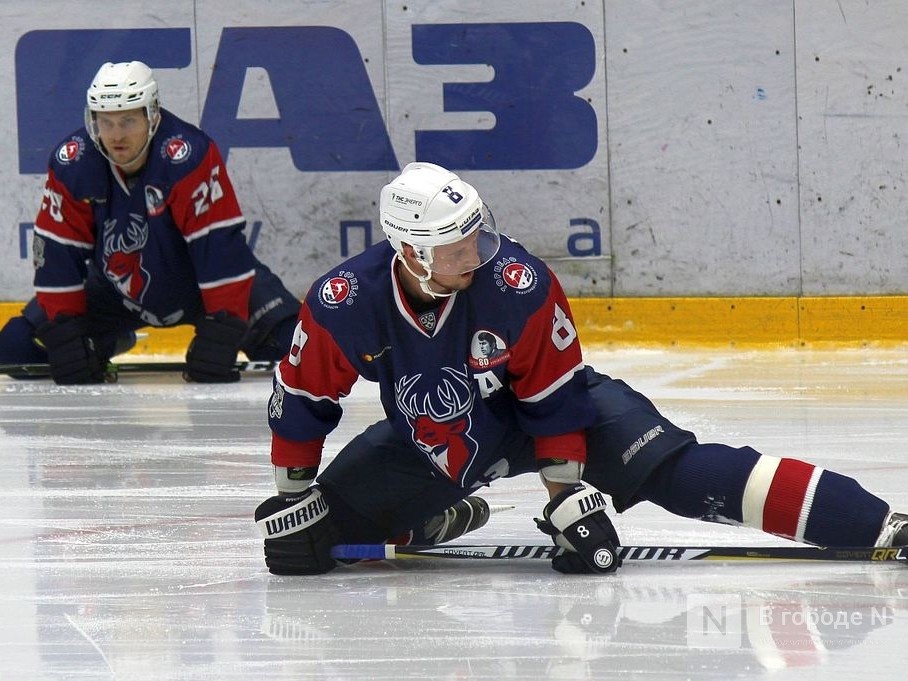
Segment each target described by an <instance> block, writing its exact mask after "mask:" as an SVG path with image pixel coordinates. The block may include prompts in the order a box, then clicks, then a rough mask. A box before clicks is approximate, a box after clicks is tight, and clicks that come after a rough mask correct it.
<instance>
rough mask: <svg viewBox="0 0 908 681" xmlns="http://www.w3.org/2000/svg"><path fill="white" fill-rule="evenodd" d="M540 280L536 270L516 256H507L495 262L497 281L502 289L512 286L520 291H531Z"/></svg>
mask: <svg viewBox="0 0 908 681" xmlns="http://www.w3.org/2000/svg"><path fill="white" fill-rule="evenodd" d="M538 281H539V279H538V277H537V276H536V271H535V270H534V269H533V268H532V267H531V266H530V265H528V264H527V263H523V262H518V261H517V260H516V259H515V258H507V259H506V260H505V261H499V262H497V263H496V264H495V283H496V284H497V286H498V288H500V289H501V290H502V291H506V290H507V289H508V288H511V289H513V290H515V291H517V292H518V293H529V292H530V291H532V290H533V289H535V288H536V284H537V283H538Z"/></svg>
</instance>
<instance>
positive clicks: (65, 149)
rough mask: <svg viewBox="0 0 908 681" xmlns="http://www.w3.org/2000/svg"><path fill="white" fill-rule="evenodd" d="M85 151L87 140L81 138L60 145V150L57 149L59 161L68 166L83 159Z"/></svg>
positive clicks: (74, 138)
mask: <svg viewBox="0 0 908 681" xmlns="http://www.w3.org/2000/svg"><path fill="white" fill-rule="evenodd" d="M84 151H85V140H83V139H82V138H81V137H73V138H72V139H71V140H67V141H66V142H64V143H63V144H61V145H60V148H59V149H57V160H58V161H59V162H60V163H62V164H63V165H66V164H68V163H73V162H74V161H78V160H79V159H80V158H82V153H83V152H84Z"/></svg>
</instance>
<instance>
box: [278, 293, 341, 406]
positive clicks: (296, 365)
mask: <svg viewBox="0 0 908 681" xmlns="http://www.w3.org/2000/svg"><path fill="white" fill-rule="evenodd" d="M278 371H279V372H280V377H281V381H282V382H283V383H284V385H286V386H287V387H288V388H289V389H291V390H297V391H301V392H303V393H305V394H307V395H310V396H312V398H314V399H323V398H327V399H329V400H333V401H335V402H336V401H338V400H339V399H340V398H341V397H346V396H347V395H348V394H349V393H350V390H351V389H352V388H353V384H354V383H356V379H357V378H359V372H358V371H357V370H356V369H355V368H354V367H353V365H352V364H350V362H349V361H348V360H347V357H346V356H345V355H344V353H343V351H342V350H341V349H340V347H339V346H338V344H337V343H336V342H335V340H334V338H333V337H332V336H331V334H330V333H328V331H327V330H326V329H325V328H324V327H322V326H321V325H320V324H319V323H318V322H316V321H315V319H314V318H313V316H312V311H311V310H310V309H309V304H308V302H304V303H303V306H302V307H301V308H300V314H299V320H298V322H297V325H296V330H295V331H294V332H293V343H292V345H291V347H290V352H289V353H287V356H286V357H284V359H283V360H282V361H281V364H280V366H279V367H278Z"/></svg>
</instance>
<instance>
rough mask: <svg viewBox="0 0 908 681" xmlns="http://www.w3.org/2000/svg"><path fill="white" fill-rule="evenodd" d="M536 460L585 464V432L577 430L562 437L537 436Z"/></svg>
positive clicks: (534, 439)
mask: <svg viewBox="0 0 908 681" xmlns="http://www.w3.org/2000/svg"><path fill="white" fill-rule="evenodd" d="M533 441H534V443H535V444H536V460H537V461H538V460H539V459H567V460H568V461H579V462H581V463H586V432H585V431H583V430H578V431H575V432H573V433H564V434H562V435H544V436H543V435H537V436H536V437H534V438H533Z"/></svg>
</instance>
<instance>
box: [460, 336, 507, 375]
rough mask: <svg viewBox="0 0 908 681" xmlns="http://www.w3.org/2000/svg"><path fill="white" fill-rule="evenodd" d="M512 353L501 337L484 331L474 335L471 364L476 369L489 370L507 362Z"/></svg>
mask: <svg viewBox="0 0 908 681" xmlns="http://www.w3.org/2000/svg"><path fill="white" fill-rule="evenodd" d="M510 358H511V351H510V350H508V347H507V345H506V344H505V342H504V340H502V338H501V337H500V336H498V335H497V334H495V333H492V332H491V331H488V330H486V329H483V330H481V331H477V332H476V333H474V334H473V338H472V340H471V341H470V359H469V364H470V366H471V367H473V368H474V369H488V368H489V367H494V366H498V365H499V364H503V363H504V362H507V361H508V360H509V359H510Z"/></svg>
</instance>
